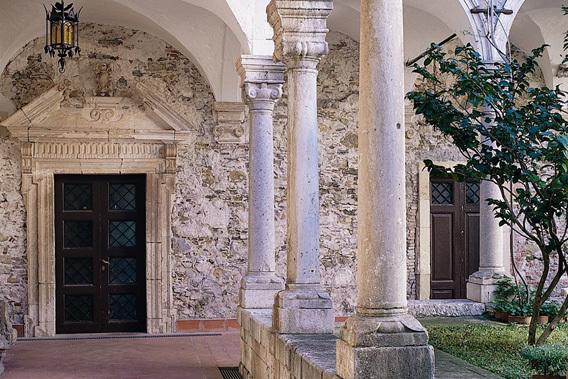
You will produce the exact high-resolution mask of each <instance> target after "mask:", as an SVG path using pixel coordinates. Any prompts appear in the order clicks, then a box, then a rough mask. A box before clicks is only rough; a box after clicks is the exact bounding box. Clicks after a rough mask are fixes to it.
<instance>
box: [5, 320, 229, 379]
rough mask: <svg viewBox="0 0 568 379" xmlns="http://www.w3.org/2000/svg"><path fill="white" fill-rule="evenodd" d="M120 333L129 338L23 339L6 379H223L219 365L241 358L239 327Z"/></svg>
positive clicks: (14, 350)
mask: <svg viewBox="0 0 568 379" xmlns="http://www.w3.org/2000/svg"><path fill="white" fill-rule="evenodd" d="M75 337H76V336H75ZM109 337H111V336H109ZM112 337H116V336H115V335H113V336H112ZM119 337H130V338H100V336H94V338H97V339H63V338H61V337H60V338H58V339H49V340H43V341H42V340H23V341H22V340H19V341H17V342H16V343H15V345H14V347H13V348H12V349H10V350H9V351H8V353H7V355H6V358H5V359H4V366H5V367H6V371H5V372H4V376H2V379H51V378H53V379H55V378H57V379H75V378H97V379H106V378H124V379H130V378H132V379H134V378H148V379H149V378H160V379H162V378H163V379H166V378H184V379H194V378H195V379H222V376H221V374H220V372H219V369H218V367H234V366H238V364H239V361H240V342H239V341H240V337H239V332H238V331H234V332H224V333H222V334H221V333H217V334H209V335H200V336H195V335H193V336H192V335H189V334H177V335H173V336H171V337H165V336H158V337H156V336H148V335H131V336H127V335H122V336H119ZM132 337H145V338H132Z"/></svg>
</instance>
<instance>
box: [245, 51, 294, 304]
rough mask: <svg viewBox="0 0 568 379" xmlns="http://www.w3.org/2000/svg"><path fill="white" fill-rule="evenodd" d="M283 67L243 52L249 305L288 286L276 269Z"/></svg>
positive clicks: (266, 301)
mask: <svg viewBox="0 0 568 379" xmlns="http://www.w3.org/2000/svg"><path fill="white" fill-rule="evenodd" d="M284 70H285V67H284V65H283V64H282V63H275V62H274V61H273V60H272V57H266V56H249V55H244V56H242V57H241V58H240V59H239V61H238V62H237V72H238V73H239V74H240V76H241V83H242V87H243V92H244V97H245V99H246V101H247V103H248V104H249V114H250V133H249V138H250V150H249V164H250V167H249V173H250V174H249V225H248V226H249V234H248V244H249V246H248V270H247V274H246V275H245V277H244V278H243V280H242V282H241V288H240V298H239V304H240V307H242V308H245V309H254V308H272V306H273V305H274V296H275V295H276V293H278V292H279V291H281V290H283V289H284V281H283V280H282V279H280V278H278V277H277V276H276V275H275V273H274V272H275V268H276V264H275V257H274V254H275V248H274V168H273V166H274V158H273V154H274V153H273V151H274V143H273V125H272V112H273V111H274V104H275V103H276V101H277V100H278V99H279V98H280V97H281V96H282V84H283V83H284Z"/></svg>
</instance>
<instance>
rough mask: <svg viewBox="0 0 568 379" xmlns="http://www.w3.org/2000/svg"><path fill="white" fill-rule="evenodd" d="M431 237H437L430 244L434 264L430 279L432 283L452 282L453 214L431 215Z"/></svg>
mask: <svg viewBox="0 0 568 379" xmlns="http://www.w3.org/2000/svg"><path fill="white" fill-rule="evenodd" d="M430 226H431V228H432V233H433V235H436V236H438V238H435V239H434V243H433V244H432V251H433V257H434V262H433V263H434V264H433V266H432V278H433V280H434V281H440V280H452V279H453V277H454V273H453V266H454V264H453V256H452V251H454V248H453V240H454V235H453V232H454V217H453V214H451V213H448V214H433V215H432V224H431V225H430Z"/></svg>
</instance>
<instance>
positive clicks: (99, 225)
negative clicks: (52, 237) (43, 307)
mask: <svg viewBox="0 0 568 379" xmlns="http://www.w3.org/2000/svg"><path fill="white" fill-rule="evenodd" d="M55 184H56V191H55V222H56V228H55V230H56V328H57V333H97V332H127V331H145V330H146V292H145V285H146V284H145V260H146V252H145V229H146V226H145V213H146V212H145V177H144V176H141V175H121V176H103V175H91V176H87V175H61V176H56V177H55Z"/></svg>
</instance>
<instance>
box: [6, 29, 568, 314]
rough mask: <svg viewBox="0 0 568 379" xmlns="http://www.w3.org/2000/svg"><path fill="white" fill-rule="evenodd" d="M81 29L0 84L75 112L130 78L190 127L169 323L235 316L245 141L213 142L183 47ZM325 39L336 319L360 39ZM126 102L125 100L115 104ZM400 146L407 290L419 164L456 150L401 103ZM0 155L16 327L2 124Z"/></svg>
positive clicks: (12, 168) (176, 215)
mask: <svg viewBox="0 0 568 379" xmlns="http://www.w3.org/2000/svg"><path fill="white" fill-rule="evenodd" d="M82 28H83V30H82V35H81V40H82V42H81V44H82V48H83V55H82V56H81V58H79V59H71V60H69V62H68V66H67V71H66V72H65V73H64V74H59V73H57V72H56V67H55V64H56V62H55V61H54V60H52V59H50V58H49V57H47V56H46V55H44V54H43V43H44V41H43V38H38V39H35V40H33V41H31V42H29V43H28V44H27V45H26V46H24V47H23V48H22V49H21V50H20V51H19V52H18V55H17V56H15V57H13V59H12V60H11V62H10V63H9V64H8V66H7V67H6V69H5V70H4V72H3V73H2V75H1V77H0V91H1V92H2V93H3V94H4V95H6V96H8V97H9V98H11V99H12V101H13V102H14V104H15V105H16V107H18V108H20V107H21V106H23V105H26V104H28V103H30V102H31V101H32V100H34V99H35V98H36V97H37V96H39V95H40V94H42V93H44V92H46V91H47V90H49V89H50V88H52V87H54V86H55V85H59V84H63V85H65V87H66V90H65V92H64V101H63V104H62V107H63V111H64V112H66V113H70V114H71V113H73V112H81V111H82V109H83V107H84V106H85V97H88V96H94V95H96V94H97V93H102V92H108V93H109V94H112V95H114V96H122V97H124V98H131V97H133V96H135V95H134V93H135V89H134V86H135V85H136V84H138V83H142V84H144V85H146V86H147V87H148V88H150V89H151V90H152V91H154V92H155V93H157V94H158V95H160V96H161V97H162V98H163V99H164V100H166V101H167V103H168V104H169V105H170V106H171V107H172V108H173V109H175V110H176V111H177V112H179V113H180V114H181V115H182V116H183V117H184V118H186V119H187V120H188V121H190V122H191V123H192V124H193V125H195V126H197V129H198V130H197V131H196V132H195V133H196V138H195V140H194V142H192V143H191V144H189V145H182V146H180V147H179V149H178V161H177V164H178V167H177V184H176V197H175V200H174V204H175V205H174V209H173V212H172V234H173V238H172V264H173V271H172V273H171V274H172V277H173V296H174V304H175V307H176V309H177V317H178V319H180V320H183V319H193V318H197V319H206V318H233V317H236V304H237V302H238V288H239V283H240V281H241V278H242V275H243V274H244V273H245V271H246V256H247V218H248V216H247V209H248V174H247V173H248V154H249V152H248V145H247V144H223V145H222V144H218V143H216V142H215V141H214V137H213V135H212V129H213V127H214V119H213V115H212V107H213V103H214V101H215V99H214V97H213V94H212V92H211V89H210V88H209V85H208V84H207V81H206V80H205V79H204V78H203V76H202V75H201V74H200V72H199V70H198V69H197V68H196V66H195V65H193V64H192V63H191V61H190V60H189V59H187V58H186V57H184V56H183V54H182V53H180V52H179V51H177V50H176V49H174V48H173V47H172V46H170V45H168V44H167V43H165V42H164V41H162V40H160V39H158V38H156V37H153V36H151V35H149V34H147V33H144V32H141V31H136V30H130V29H126V28H122V27H118V26H106V25H92V24H85V25H83V26H82ZM327 42H328V44H329V50H330V51H329V55H328V56H327V57H325V58H323V59H322V61H321V62H320V64H319V75H318V125H319V136H318V137H319V171H320V180H319V187H320V191H319V193H320V269H321V283H322V286H323V287H324V289H325V290H326V291H327V292H328V293H330V295H331V297H332V299H333V304H334V307H335V313H336V315H338V316H341V315H349V314H351V313H353V311H354V306H355V299H356V297H357V289H356V281H355V272H356V259H355V252H356V235H357V217H356V214H357V191H356V190H357V188H356V183H357V178H358V176H357V173H358V171H357V154H358V137H357V133H358V127H357V125H358V101H359V90H358V86H359V74H358V68H359V58H358V56H359V44H358V43H357V42H356V41H355V40H353V39H351V38H349V37H347V36H345V35H343V34H341V33H338V32H330V33H328V35H327ZM451 48H452V45H449V47H448V49H451ZM101 72H105V73H106V74H108V75H109V77H110V81H109V82H110V83H111V85H110V86H108V87H106V88H99V87H100V85H99V83H100V80H99V76H97V75H99V74H100V73H101ZM406 73H409V70H407V71H406ZM235 75H236V73H235ZM418 84H419V83H418ZM283 92H284V93H283V97H282V99H281V100H280V101H279V102H278V103H277V104H276V107H275V111H274V146H275V151H274V174H275V217H276V238H275V244H276V252H275V254H276V274H277V275H278V276H280V277H284V276H285V262H286V217H287V215H286V169H287V167H286V113H287V112H286V107H287V102H288V98H287V87H286V85H284V88H283ZM134 104H135V102H127V103H126V107H127V108H128V107H133V106H134ZM124 111H125V112H136V111H138V110H137V109H133V108H130V109H124ZM6 116H9V115H3V116H2V115H0V119H2V117H3V118H5V117H6ZM406 147H407V150H406V187H407V197H406V199H407V226H408V227H407V233H406V237H407V269H408V284H407V295H408V297H409V298H414V297H415V296H416V279H415V274H416V273H417V271H416V267H417V259H418V258H417V257H418V249H419V242H418V241H419V239H418V237H419V235H418V231H417V228H416V227H417V220H418V164H419V162H421V161H422V160H423V159H426V158H429V159H433V160H435V161H456V160H458V159H459V155H458V154H457V153H456V151H455V150H454V149H452V146H451V144H450V143H447V142H444V141H443V139H442V137H441V136H440V135H439V134H438V133H436V132H433V131H432V128H431V127H430V126H428V125H425V124H424V123H423V122H422V121H421V120H420V119H419V118H417V117H414V116H413V114H412V111H411V108H409V107H407V112H406ZM0 162H1V165H0V167H1V170H0V223H1V224H2V226H3V227H2V229H1V230H0V282H1V283H3V286H2V290H1V296H2V297H4V298H5V299H6V300H7V302H8V306H9V310H10V314H11V320H12V322H13V323H14V324H22V323H23V316H24V315H25V314H26V308H25V307H26V301H27V300H26V292H27V288H26V282H27V277H26V275H27V274H26V268H27V260H26V259H27V258H26V239H25V235H26V233H25V227H26V226H25V217H26V216H25V215H26V214H25V205H24V201H23V197H22V195H21V191H20V188H21V175H22V173H21V168H20V162H21V156H20V151H19V144H18V143H17V142H16V141H15V140H14V139H12V138H10V136H9V134H8V132H7V130H6V129H5V128H3V127H0ZM515 244H516V246H517V247H518V251H520V252H521V253H522V254H521V257H520V258H519V261H518V264H519V265H520V266H521V267H522V268H525V269H527V270H528V271H529V272H530V273H531V274H530V275H529V276H530V277H531V278H534V274H533V273H534V272H536V271H537V270H538V262H539V261H538V259H537V258H536V256H535V253H534V249H532V248H531V247H530V246H529V245H527V246H525V245H523V244H522V241H520V240H519V239H518V238H517V239H516V241H515ZM565 287H566V286H565Z"/></svg>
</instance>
